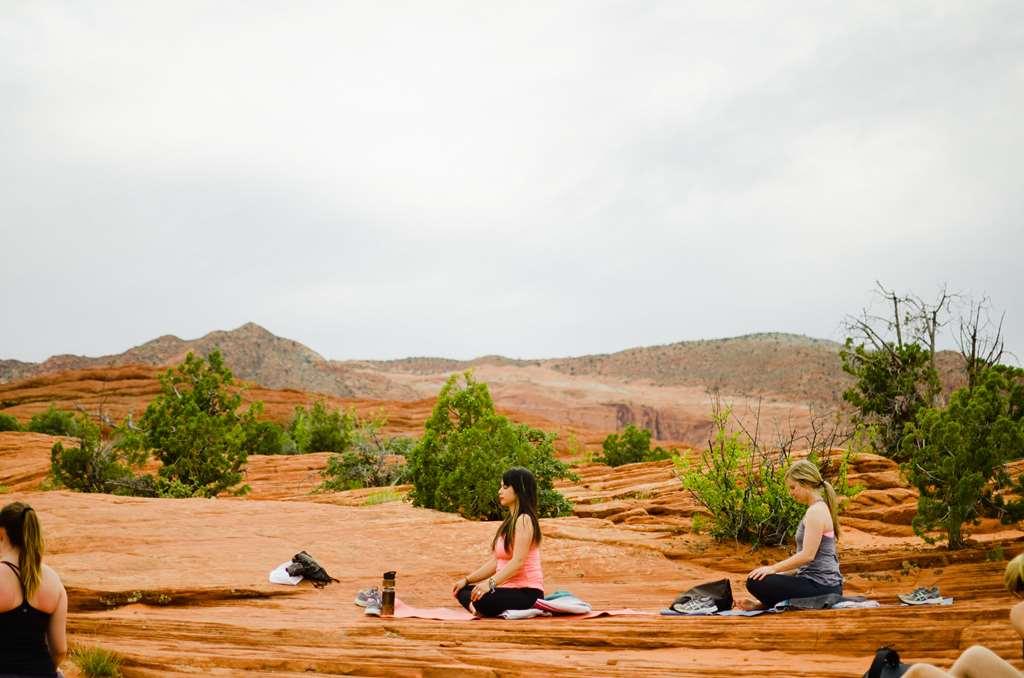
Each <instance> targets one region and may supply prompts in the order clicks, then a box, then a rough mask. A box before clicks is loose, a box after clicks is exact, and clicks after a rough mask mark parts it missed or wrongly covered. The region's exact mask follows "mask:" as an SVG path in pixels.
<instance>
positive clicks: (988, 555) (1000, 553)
mask: <svg viewBox="0 0 1024 678" xmlns="http://www.w3.org/2000/svg"><path fill="white" fill-rule="evenodd" d="M985 560H987V561H989V562H990V563H998V562H1000V561H1003V560H1006V551H1005V550H1003V545H1002V544H996V545H995V546H993V547H992V548H991V549H990V550H988V551H986V552H985Z"/></svg>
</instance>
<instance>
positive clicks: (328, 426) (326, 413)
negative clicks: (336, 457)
mask: <svg viewBox="0 0 1024 678" xmlns="http://www.w3.org/2000/svg"><path fill="white" fill-rule="evenodd" d="M357 425H358V419H357V417H356V415H355V412H354V411H352V410H349V411H347V412H342V411H340V410H330V409H328V408H327V405H326V404H325V403H324V401H322V400H318V401H316V402H315V403H313V407H311V408H310V409H309V410H306V408H304V407H302V406H299V407H296V408H295V414H294V415H293V417H292V422H291V424H290V425H289V426H288V435H289V436H290V437H291V439H292V440H293V441H294V442H295V448H296V450H297V451H298V452H344V451H345V450H346V449H347V448H348V446H349V445H350V444H351V443H352V437H353V435H354V433H355V429H356V427H357Z"/></svg>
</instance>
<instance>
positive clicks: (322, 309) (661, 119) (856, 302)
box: [0, 0, 1024, 361]
mask: <svg viewBox="0 0 1024 678" xmlns="http://www.w3.org/2000/svg"><path fill="white" fill-rule="evenodd" d="M1022 120H1024V3H1022V2H1020V1H1019V0H1007V1H1006V2H986V1H983V0H966V1H964V2H940V1H935V0H931V1H928V2H895V3H888V2H878V1H876V0H872V1H871V2H863V3H856V2H827V3H823V2H811V1H808V2H801V3H783V2H736V3H724V2H715V3H710V2H693V3H686V2H679V1H677V0H673V1H670V2H663V3H661V2H636V1H629V2H617V3H607V2H605V3H600V2H595V1H593V0H587V1H585V2H579V3H568V2H561V3H559V2H544V3H508V2H494V3H484V2H477V1H475V0H474V1H470V2H464V3H449V2H440V1H438V0H431V1H429V2H412V3H386V2H380V1H377V0H373V1H370V0H367V1H365V2H350V3H345V2H323V3H316V2H306V3H288V2H262V3H261V2H251V1H249V2H239V3H234V2H214V3H210V2H197V3H189V2H180V1H176V2H139V1H138V0H131V1H130V2H124V3H117V2H59V3H57V2H42V1H38V0H32V1H24V2H17V1H14V2H4V3H3V4H2V5H0V258H2V266H0V286H2V289H3V307H4V308H3V315H2V317H3V320H2V321H0V358H17V359H21V360H31V361H38V360H41V359H44V358H46V357H47V356H50V355H52V354H56V353H76V354H86V355H100V354H107V353H119V352H121V351H123V350H125V349H127V348H129V347H131V346H134V345H137V344H140V343H142V342H144V341H147V340H149V339H152V338H154V337H157V336H159V335H162V334H175V335H177V336H180V337H182V338H186V339H192V338H196V337H198V336H201V335H203V334H205V333H207V332H209V331H211V330H215V329H231V328H234V327H237V326H239V325H241V324H243V323H245V322H247V321H253V322H256V323H259V324H261V325H263V326H265V327H266V328H267V329H269V330H270V331H272V332H274V333H275V334H278V335H281V336H285V337H289V338H292V339H296V340H298V341H301V342H303V343H304V344H306V345H308V346H309V347H310V348H312V349H314V350H316V351H318V352H320V353H321V354H323V355H324V356H326V357H329V358H336V359H348V358H391V357H402V356H407V355H439V356H448V357H454V358H470V357H474V356H478V355H482V354H488V353H500V354H504V355H508V356H514V357H550V356H565V355H580V354H585V353H595V352H610V351H615V350H619V349H622V348H627V347H630V346H640V345H650V344H659V343H668V342H673V341H680V340H687V339H699V338H716V337H726V336H735V335H740V334H746V333H751V332H766V331H782V332H794V333H800V334H806V335H810V336H814V337H821V338H829V339H842V337H843V336H844V335H843V332H842V328H841V321H842V319H843V316H844V315H845V314H847V313H852V312H856V311H857V310H858V309H860V308H861V307H863V306H865V305H866V304H868V303H869V302H870V301H871V292H872V289H873V288H874V282H875V281H876V280H881V281H883V282H884V283H886V284H887V285H889V286H891V287H893V288H895V289H897V290H899V291H913V292H916V293H918V294H920V295H922V296H926V297H930V296H932V295H934V294H935V293H936V291H937V290H938V289H939V287H940V286H941V285H942V284H943V283H948V285H949V287H950V288H951V289H953V290H956V291H960V292H964V293H967V294H971V295H974V296H976V297H977V296H981V295H988V296H989V297H991V299H992V302H993V304H994V306H995V307H996V309H998V310H1000V311H1006V323H1005V327H1004V329H1005V332H1006V335H1007V340H1008V342H1007V345H1008V348H1010V349H1012V350H1013V351H1014V352H1015V353H1017V355H1018V356H1020V357H1021V359H1022V360H1024V303H1022V302H1021V298H1020V295H1021V292H1022V287H1024V285H1022V283H1024V274H1022V273H1021V271H1022V269H1024V267H1022V266H1021V258H1022V253H1024V122H1022Z"/></svg>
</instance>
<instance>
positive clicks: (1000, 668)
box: [903, 645, 1021, 678]
mask: <svg viewBox="0 0 1024 678" xmlns="http://www.w3.org/2000/svg"><path fill="white" fill-rule="evenodd" d="M947 676H953V678H1020V676H1021V674H1020V673H1019V672H1018V671H1017V669H1015V668H1013V666H1012V665H1010V664H1009V663H1008V662H1007V661H1006V660H1005V659H1003V658H1002V657H1000V656H999V655H997V654H996V653H995V652H993V651H992V650H990V649H988V648H987V647H982V646H981V645H974V646H971V647H969V648H967V649H966V650H964V652H963V654H961V655H960V657H959V658H958V659H957V660H956V662H955V663H954V664H953V666H952V668H950V669H949V673H946V672H945V671H943V670H942V669H938V668H935V667H934V666H932V665H931V664H914V665H913V666H911V667H910V670H908V671H907V672H906V673H904V674H903V678H945V677H947Z"/></svg>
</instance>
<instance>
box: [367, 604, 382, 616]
mask: <svg viewBox="0 0 1024 678" xmlns="http://www.w3.org/2000/svg"><path fill="white" fill-rule="evenodd" d="M363 614H365V615H366V616H367V617H379V616H380V603H370V604H369V605H367V606H366V609H365V610H363Z"/></svg>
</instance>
